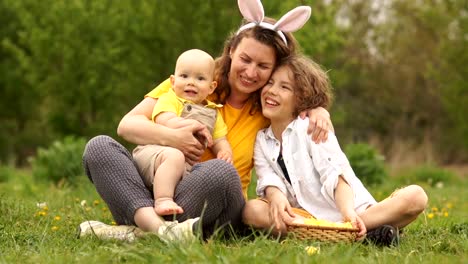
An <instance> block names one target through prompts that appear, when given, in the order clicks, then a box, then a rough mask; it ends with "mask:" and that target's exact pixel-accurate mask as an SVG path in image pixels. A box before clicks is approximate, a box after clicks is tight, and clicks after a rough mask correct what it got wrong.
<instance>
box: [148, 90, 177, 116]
mask: <svg viewBox="0 0 468 264" xmlns="http://www.w3.org/2000/svg"><path fill="white" fill-rule="evenodd" d="M179 105H180V104H179V102H178V100H177V98H176V97H175V94H174V93H165V94H162V95H161V96H160V97H159V99H158V102H157V103H156V105H154V108H153V113H152V115H151V118H152V120H153V121H155V120H156V117H157V116H158V115H159V114H160V113H163V112H172V113H175V114H176V115H178V116H179V110H180V109H179Z"/></svg>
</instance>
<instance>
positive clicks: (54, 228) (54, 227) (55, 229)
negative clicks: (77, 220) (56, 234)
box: [51, 226, 59, 231]
mask: <svg viewBox="0 0 468 264" xmlns="http://www.w3.org/2000/svg"><path fill="white" fill-rule="evenodd" d="M51 229H52V231H57V230H58V229H59V228H58V226H53V227H52V228H51Z"/></svg>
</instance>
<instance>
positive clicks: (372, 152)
mask: <svg viewBox="0 0 468 264" xmlns="http://www.w3.org/2000/svg"><path fill="white" fill-rule="evenodd" d="M345 153H346V156H347V157H348V160H349V163H350V164H351V167H352V168H353V170H354V173H355V174H356V176H357V177H358V178H359V179H360V180H361V181H362V182H363V183H364V184H368V185H371V184H380V183H382V182H383V181H384V180H385V179H386V178H387V176H388V174H387V172H386V171H385V167H384V163H383V161H384V158H383V156H381V155H379V154H378V152H377V150H376V149H375V148H374V147H372V146H371V145H369V144H365V143H357V144H348V145H346V148H345Z"/></svg>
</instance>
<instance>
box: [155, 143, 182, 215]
mask: <svg viewBox="0 0 468 264" xmlns="http://www.w3.org/2000/svg"><path fill="white" fill-rule="evenodd" d="M156 162H157V163H159V164H160V165H159V167H158V168H157V169H156V173H155V175H154V183H153V190H154V210H155V212H156V214H158V215H161V216H163V215H172V214H182V213H183V212H184V210H183V209H182V207H180V206H179V205H177V204H176V203H175V202H174V190H175V188H176V186H177V183H178V182H179V181H180V179H181V178H182V176H183V175H184V172H185V157H184V154H183V153H182V152H181V151H179V150H177V149H174V148H168V149H166V150H164V151H163V152H161V153H160V155H159V157H158V158H157V160H156Z"/></svg>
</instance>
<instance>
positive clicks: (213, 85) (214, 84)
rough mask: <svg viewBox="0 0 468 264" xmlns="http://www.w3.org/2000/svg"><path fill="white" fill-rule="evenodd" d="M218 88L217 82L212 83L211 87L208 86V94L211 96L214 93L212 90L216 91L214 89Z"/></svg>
mask: <svg viewBox="0 0 468 264" xmlns="http://www.w3.org/2000/svg"><path fill="white" fill-rule="evenodd" d="M217 86H218V82H217V81H212V82H211V86H210V88H211V89H210V94H212V93H213V92H214V90H216V87H217Z"/></svg>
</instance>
